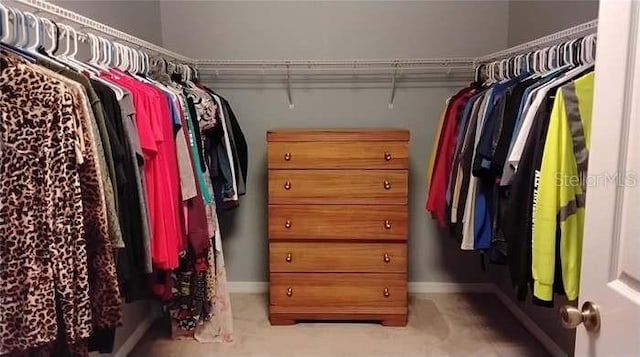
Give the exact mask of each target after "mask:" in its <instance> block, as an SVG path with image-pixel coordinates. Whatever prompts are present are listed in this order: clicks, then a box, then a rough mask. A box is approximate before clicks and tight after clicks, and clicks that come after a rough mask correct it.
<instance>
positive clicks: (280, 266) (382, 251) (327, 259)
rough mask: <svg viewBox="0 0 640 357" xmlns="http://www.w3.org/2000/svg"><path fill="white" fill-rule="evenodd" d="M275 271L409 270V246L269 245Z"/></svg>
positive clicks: (372, 271)
mask: <svg viewBox="0 0 640 357" xmlns="http://www.w3.org/2000/svg"><path fill="white" fill-rule="evenodd" d="M269 262H270V271H271V272H272V273H281V272H318V273H325V272H326V273H330V272H335V273H340V272H349V273H406V272H407V246H406V244H402V243H396V244H393V243H389V244H385V243H302V242H279V243H270V244H269Z"/></svg>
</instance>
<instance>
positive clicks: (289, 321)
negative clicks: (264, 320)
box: [269, 316, 296, 326]
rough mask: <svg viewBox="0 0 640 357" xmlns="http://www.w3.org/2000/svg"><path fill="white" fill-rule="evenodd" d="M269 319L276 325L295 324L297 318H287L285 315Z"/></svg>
mask: <svg viewBox="0 0 640 357" xmlns="http://www.w3.org/2000/svg"><path fill="white" fill-rule="evenodd" d="M269 321H270V322H271V325H274V326H285V325H295V323H296V320H292V319H287V318H284V317H275V316H271V317H269Z"/></svg>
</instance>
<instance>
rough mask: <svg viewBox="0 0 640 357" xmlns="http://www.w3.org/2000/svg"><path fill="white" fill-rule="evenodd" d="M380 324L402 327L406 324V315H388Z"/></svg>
mask: <svg viewBox="0 0 640 357" xmlns="http://www.w3.org/2000/svg"><path fill="white" fill-rule="evenodd" d="M380 324H382V326H389V327H404V326H407V316H406V315H397V316H389V317H388V318H386V319H384V320H382V321H380Z"/></svg>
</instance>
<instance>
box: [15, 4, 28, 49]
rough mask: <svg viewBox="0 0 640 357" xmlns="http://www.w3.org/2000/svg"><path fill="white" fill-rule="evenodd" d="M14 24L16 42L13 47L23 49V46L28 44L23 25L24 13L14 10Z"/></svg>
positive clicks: (26, 33) (25, 28)
mask: <svg viewBox="0 0 640 357" xmlns="http://www.w3.org/2000/svg"><path fill="white" fill-rule="evenodd" d="M15 23H16V38H15V40H16V42H15V43H14V45H15V46H16V47H18V48H21V49H24V46H25V45H26V44H27V43H28V42H29V31H28V29H27V26H26V25H25V20H24V13H23V12H22V11H20V10H15Z"/></svg>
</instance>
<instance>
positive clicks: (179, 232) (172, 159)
mask: <svg viewBox="0 0 640 357" xmlns="http://www.w3.org/2000/svg"><path fill="white" fill-rule="evenodd" d="M102 76H103V77H104V78H106V79H108V80H110V81H112V82H114V83H116V84H118V85H120V86H122V87H124V88H126V89H128V90H129V91H131V93H132V95H133V101H134V105H135V108H136V125H137V128H138V137H139V139H140V146H141V147H142V150H143V153H144V156H145V165H144V174H145V175H144V179H145V183H146V188H147V199H148V206H149V207H148V211H149V216H150V217H149V219H150V225H151V255H152V258H153V263H154V265H155V266H157V267H158V268H160V269H174V268H176V267H178V264H179V261H178V254H179V252H180V250H181V249H182V247H183V242H184V240H185V237H184V232H183V229H182V228H181V227H182V222H183V217H182V210H181V207H180V199H179V197H180V183H179V176H178V166H177V158H176V149H175V141H174V135H173V124H172V118H171V115H170V111H169V103H168V102H167V98H166V97H165V96H164V94H163V93H162V92H161V91H160V90H159V89H157V88H155V87H154V86H152V85H149V84H146V83H142V82H140V81H138V80H136V79H134V78H132V77H130V76H128V75H126V74H124V73H122V72H119V71H115V70H112V71H111V73H107V74H102Z"/></svg>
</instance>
